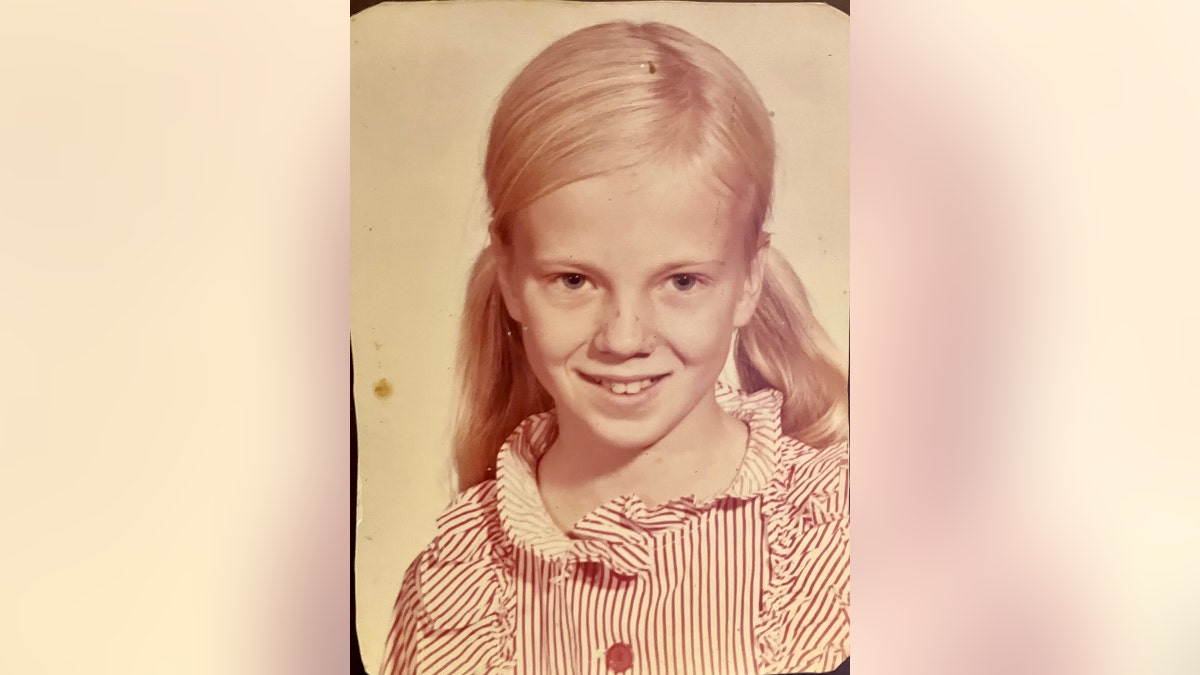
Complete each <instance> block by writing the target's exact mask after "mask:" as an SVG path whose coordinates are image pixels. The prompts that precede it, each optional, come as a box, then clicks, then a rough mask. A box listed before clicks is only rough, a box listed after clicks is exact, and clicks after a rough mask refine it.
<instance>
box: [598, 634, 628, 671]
mask: <svg viewBox="0 0 1200 675" xmlns="http://www.w3.org/2000/svg"><path fill="white" fill-rule="evenodd" d="M604 661H605V663H607V664H608V667H609V669H610V670H612V671H613V672H617V673H623V672H625V671H627V670H629V669H630V668H632V667H633V649H631V648H630V647H629V645H627V644H625V643H624V642H618V643H616V644H615V645H613V646H611V647H609V648H608V651H607V652H605V653H604Z"/></svg>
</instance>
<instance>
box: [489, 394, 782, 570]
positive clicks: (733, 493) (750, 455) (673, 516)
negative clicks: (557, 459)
mask: <svg viewBox="0 0 1200 675" xmlns="http://www.w3.org/2000/svg"><path fill="white" fill-rule="evenodd" d="M715 388H716V395H717V402H718V403H719V404H720V405H721V407H722V408H723V409H724V410H726V411H727V412H729V413H730V414H732V415H734V416H735V417H737V418H738V419H740V420H742V421H743V422H745V423H746V424H747V425H748V427H749V429H750V438H749V441H748V444H747V448H746V457H745V460H744V462H743V465H742V468H741V470H740V471H739V472H738V475H737V477H736V478H735V479H734V481H733V483H732V484H731V485H730V486H729V487H728V488H727V489H726V490H724V491H723V492H721V493H719V494H716V495H713V496H709V497H701V498H697V497H696V496H695V495H686V496H682V497H678V498H676V499H672V500H669V501H666V502H663V503H661V504H656V505H654V506H649V505H647V504H646V503H645V502H644V501H643V500H642V499H640V498H639V497H637V496H636V495H625V496H623V497H620V498H618V499H615V500H613V501H612V502H609V503H608V504H605V505H603V506H600V507H599V508H597V509H596V510H595V511H593V512H592V513H590V514H588V515H587V516H585V517H584V518H583V519H582V520H580V521H579V522H578V523H577V524H576V526H575V528H574V529H573V530H572V531H571V536H568V535H566V534H564V533H563V532H562V531H561V530H560V529H559V528H558V526H557V525H555V524H554V522H553V521H552V520H551V519H550V516H549V514H547V513H546V510H545V505H544V504H543V503H542V500H541V493H540V491H539V489H538V487H537V478H536V466H537V462H538V459H539V458H540V456H541V454H542V453H543V452H545V450H546V449H547V448H548V446H549V444H550V443H551V442H552V440H553V438H554V436H555V433H556V431H557V428H556V424H557V418H556V414H555V412H554V411H553V410H551V411H549V412H545V413H541V414H538V415H534V416H532V417H529V418H527V419H526V420H524V421H523V422H522V423H521V424H520V425H519V426H518V427H517V428H516V429H515V430H514V431H513V433H512V434H511V435H510V436H509V438H508V439H507V440H506V441H505V443H504V445H503V446H502V447H501V450H500V453H499V456H498V458H497V469H496V484H497V486H498V487H497V502H498V507H499V512H500V524H501V527H502V529H503V531H504V534H505V535H506V536H507V537H508V538H509V540H510V541H511V542H512V544H513V545H514V546H517V547H520V548H521V549H522V550H527V551H529V552H531V553H533V554H534V555H536V556H538V557H540V558H542V559H545V560H551V561H556V562H558V563H560V565H561V566H562V568H563V570H564V573H569V572H570V571H571V570H572V569H573V568H574V567H575V566H577V565H578V564H580V563H583V562H595V563H601V564H603V565H605V566H607V567H608V568H609V569H611V570H612V571H613V572H616V573H617V574H621V575H625V576H636V575H644V574H646V573H648V571H649V570H650V567H651V565H652V564H653V560H654V552H655V547H656V546H657V539H658V538H659V537H660V536H661V535H663V534H665V533H667V532H671V531H674V530H678V529H681V528H683V527H686V526H688V525H696V524H698V523H700V522H701V516H703V515H704V514H705V513H706V512H707V511H709V510H711V509H712V508H714V507H716V506H718V505H720V504H723V503H726V502H728V501H731V500H732V501H744V500H749V499H752V498H754V497H756V496H758V495H760V494H763V493H764V492H765V491H766V490H767V489H768V486H769V484H770V478H771V476H772V474H773V473H774V469H775V455H776V446H777V445H778V444H779V440H780V409H781V408H782V405H783V395H782V394H781V393H780V392H778V391H775V390H772V389H764V390H760V391H758V392H754V393H752V394H745V393H743V392H740V391H737V390H735V389H733V388H732V387H729V386H727V385H725V384H723V383H718V384H717V385H716V387H715Z"/></svg>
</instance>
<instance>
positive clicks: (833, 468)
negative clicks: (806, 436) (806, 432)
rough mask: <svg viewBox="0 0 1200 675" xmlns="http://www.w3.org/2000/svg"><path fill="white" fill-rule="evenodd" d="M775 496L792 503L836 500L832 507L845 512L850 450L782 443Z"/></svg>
mask: <svg viewBox="0 0 1200 675" xmlns="http://www.w3.org/2000/svg"><path fill="white" fill-rule="evenodd" d="M778 462H779V464H778V466H777V467H776V471H775V479H774V481H773V487H774V488H775V489H774V496H775V497H776V498H783V499H787V500H789V501H793V502H794V501H796V500H807V499H818V500H821V499H823V500H834V501H835V502H836V503H832V504H829V506H830V507H834V508H837V509H839V510H841V511H843V512H844V511H845V510H846V509H847V508H848V503H847V501H848V498H849V491H850V448H849V445H848V444H847V443H844V442H843V443H838V444H837V445H832V446H829V447H826V448H814V447H812V446H809V445H806V444H804V443H802V442H800V441H798V440H796V439H794V438H791V437H784V438H783V439H781V441H780V447H779V455H778Z"/></svg>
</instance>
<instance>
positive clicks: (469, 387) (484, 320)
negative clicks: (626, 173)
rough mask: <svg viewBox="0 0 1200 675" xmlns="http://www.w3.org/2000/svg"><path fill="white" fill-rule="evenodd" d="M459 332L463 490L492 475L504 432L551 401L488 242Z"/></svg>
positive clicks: (458, 434)
mask: <svg viewBox="0 0 1200 675" xmlns="http://www.w3.org/2000/svg"><path fill="white" fill-rule="evenodd" d="M459 336H460V337H459V341H458V374H457V375H458V415H457V421H456V424H455V427H454V437H453V441H452V443H453V448H454V465H455V469H456V471H457V474H458V489H459V491H462V490H466V489H467V488H470V487H473V486H475V485H477V484H479V483H482V482H483V481H485V480H487V479H489V478H493V477H494V476H495V472H496V456H497V454H498V453H499V451H500V446H501V445H502V444H503V443H504V440H505V439H506V438H507V437H508V435H509V434H510V433H512V431H513V429H515V428H516V427H517V425H518V424H520V423H521V421H522V420H523V419H525V418H526V417H528V416H530V415H534V414H537V413H540V412H545V411H546V410H549V409H550V408H551V407H552V406H553V403H552V400H551V399H550V396H549V394H547V393H546V390H545V389H543V388H542V386H541V384H539V383H538V381H537V378H536V377H535V376H534V374H533V372H532V371H531V370H530V369H529V365H528V362H527V361H526V360H525V351H524V347H523V345H522V343H521V330H520V326H519V325H517V324H516V323H515V322H514V321H513V320H512V319H511V318H510V317H509V316H508V312H507V311H506V310H505V308H504V300H503V298H502V296H501V294H500V287H499V282H498V280H497V261H496V256H495V254H494V253H493V251H492V249H491V247H488V248H485V249H484V250H483V251H482V252H481V253H480V254H479V257H478V258H477V259H476V260H475V264H474V265H473V266H472V267H471V276H470V279H469V280H468V282H467V299H466V305H465V307H464V309H463V314H462V324H461V329H460V331H459Z"/></svg>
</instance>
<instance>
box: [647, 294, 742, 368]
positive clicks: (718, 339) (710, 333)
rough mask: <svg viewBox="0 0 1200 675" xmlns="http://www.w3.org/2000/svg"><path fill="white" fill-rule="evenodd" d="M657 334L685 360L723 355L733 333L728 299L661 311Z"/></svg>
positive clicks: (715, 357) (731, 314)
mask: <svg viewBox="0 0 1200 675" xmlns="http://www.w3.org/2000/svg"><path fill="white" fill-rule="evenodd" d="M660 316H661V319H660V321H659V334H660V335H661V336H662V337H663V338H665V339H666V340H667V341H668V342H669V343H670V344H671V346H672V348H673V349H674V350H675V351H676V352H677V353H678V354H679V355H680V357H681V358H683V359H684V360H685V361H707V360H713V359H723V355H724V354H725V352H726V351H728V349H729V342H730V338H731V337H732V335H733V307H732V306H731V305H730V304H729V303H708V304H706V305H704V306H693V307H688V308H686V309H685V308H672V309H670V310H667V311H664V312H662V313H661V315H660Z"/></svg>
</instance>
